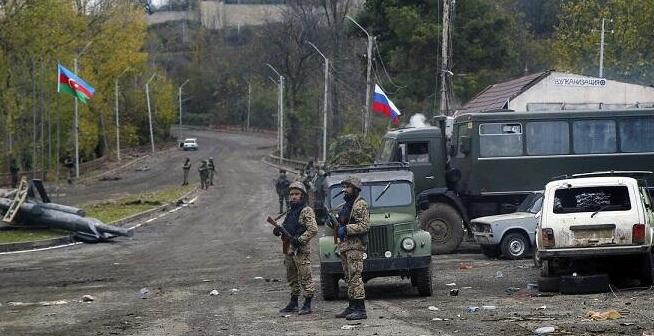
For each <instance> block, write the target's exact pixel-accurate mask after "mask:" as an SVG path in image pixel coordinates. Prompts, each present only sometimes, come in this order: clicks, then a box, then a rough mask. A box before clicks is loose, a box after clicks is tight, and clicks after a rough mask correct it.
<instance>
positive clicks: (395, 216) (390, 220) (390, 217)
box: [370, 212, 416, 225]
mask: <svg viewBox="0 0 654 336" xmlns="http://www.w3.org/2000/svg"><path fill="white" fill-rule="evenodd" d="M415 220H416V217H415V216H414V215H411V214H406V213H401V212H382V213H371V214H370V223H371V224H374V225H388V224H400V223H407V222H412V221H415Z"/></svg>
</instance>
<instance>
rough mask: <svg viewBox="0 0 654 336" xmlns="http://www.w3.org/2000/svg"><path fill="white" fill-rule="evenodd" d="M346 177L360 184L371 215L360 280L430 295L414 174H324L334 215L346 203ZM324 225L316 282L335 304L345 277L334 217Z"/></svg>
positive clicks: (367, 170)
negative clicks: (392, 280) (386, 281)
mask: <svg viewBox="0 0 654 336" xmlns="http://www.w3.org/2000/svg"><path fill="white" fill-rule="evenodd" d="M349 175H354V176H357V177H359V178H360V179H361V182H362V190H361V193H360V195H361V196H362V197H363V198H364V199H365V200H366V201H367V202H368V206H369V210H370V230H369V232H368V239H367V240H368V244H367V250H366V252H365V254H364V261H363V281H368V280H370V279H372V278H376V277H385V276H401V277H403V278H404V277H406V278H409V279H411V284H412V285H413V286H414V287H416V288H417V289H418V293H419V294H420V295H421V296H431V295H432V284H431V275H432V273H431V237H430V236H429V233H428V232H426V231H423V230H421V229H420V228H419V227H418V223H417V221H416V205H415V197H414V191H413V173H412V172H411V171H410V170H409V167H408V166H407V165H406V164H383V165H373V166H366V167H343V168H339V169H337V170H333V171H330V172H328V174H327V176H326V179H325V187H326V190H325V195H326V197H325V203H326V204H325V206H326V207H328V208H329V209H330V210H332V212H331V214H333V213H334V212H337V209H338V208H339V207H340V206H342V205H343V203H344V202H345V201H344V199H343V193H342V192H341V190H342V186H341V181H343V180H344V179H345V178H346V177H347V176H349ZM330 223H332V224H331V225H330ZM326 224H327V225H326V227H325V230H326V233H327V234H326V235H325V236H324V237H321V238H320V240H319V246H320V283H321V286H322V295H323V298H324V299H325V300H333V299H336V298H338V294H339V284H338V281H339V279H343V277H344V273H343V267H342V266H341V259H340V255H339V253H338V251H337V249H336V247H337V246H336V244H335V239H334V236H333V233H334V231H333V227H334V218H333V217H332V220H331V221H327V223H326ZM336 225H338V224H336Z"/></svg>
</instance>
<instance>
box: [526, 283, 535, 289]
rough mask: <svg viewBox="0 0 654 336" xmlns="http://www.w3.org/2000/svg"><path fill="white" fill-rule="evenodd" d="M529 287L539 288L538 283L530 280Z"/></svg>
mask: <svg viewBox="0 0 654 336" xmlns="http://www.w3.org/2000/svg"><path fill="white" fill-rule="evenodd" d="M527 289H538V284H537V283H533V282H530V283H528V284H527Z"/></svg>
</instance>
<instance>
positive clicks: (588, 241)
mask: <svg viewBox="0 0 654 336" xmlns="http://www.w3.org/2000/svg"><path fill="white" fill-rule="evenodd" d="M646 173H649V172H603V173H589V174H579V175H573V178H567V179H561V180H558V181H553V182H550V183H548V184H547V185H546V186H545V193H544V198H543V207H542V213H541V218H540V219H539V223H538V226H537V230H536V246H537V252H536V254H537V255H536V259H537V262H539V263H540V265H541V275H542V276H544V277H551V276H554V275H556V274H557V273H559V274H561V273H563V272H562V271H576V270H577V269H583V268H584V266H586V265H587V264H590V263H591V262H593V263H595V262H596V261H597V262H596V265H595V266H593V267H596V269H592V270H593V271H595V270H599V269H601V268H605V267H606V268H607V269H608V268H611V269H612V268H615V267H622V266H623V267H624V268H626V271H628V272H633V273H634V274H633V275H635V276H636V277H638V278H640V280H641V284H644V285H647V286H649V285H650V284H651V283H652V278H653V275H652V263H653V258H652V236H653V234H652V229H653V227H652V225H654V214H653V212H652V203H651V200H650V197H649V194H648V191H647V188H646V187H645V185H643V184H642V183H639V180H637V178H638V176H636V175H638V174H640V177H641V178H642V177H643V175H645V174H646ZM629 174H632V176H634V177H628V176H627V175H629ZM649 174H651V173H649ZM570 268H575V269H572V270H570ZM566 273H567V272H566Z"/></svg>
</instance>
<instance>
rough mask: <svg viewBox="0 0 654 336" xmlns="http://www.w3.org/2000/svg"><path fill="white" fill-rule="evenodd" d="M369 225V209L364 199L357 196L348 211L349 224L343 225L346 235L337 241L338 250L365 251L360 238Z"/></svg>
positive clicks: (365, 232) (366, 231)
mask: <svg viewBox="0 0 654 336" xmlns="http://www.w3.org/2000/svg"><path fill="white" fill-rule="evenodd" d="M369 227H370V211H368V203H367V202H366V200H365V199H363V198H361V197H359V199H357V200H356V201H354V205H352V211H351V212H350V220H349V224H347V225H346V226H345V228H346V230H347V236H346V237H345V239H344V240H341V241H340V242H339V243H338V251H339V252H345V251H349V250H359V251H365V250H366V246H365V244H364V242H363V240H362V239H361V238H362V237H361V236H362V235H364V234H367V233H368V229H369Z"/></svg>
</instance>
